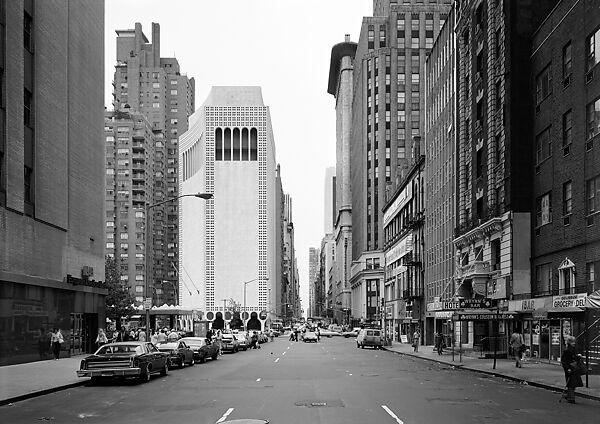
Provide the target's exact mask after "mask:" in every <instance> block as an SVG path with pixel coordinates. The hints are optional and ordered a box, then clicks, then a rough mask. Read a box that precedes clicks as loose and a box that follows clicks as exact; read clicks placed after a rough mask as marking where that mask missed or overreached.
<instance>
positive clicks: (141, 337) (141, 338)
mask: <svg viewBox="0 0 600 424" xmlns="http://www.w3.org/2000/svg"><path fill="white" fill-rule="evenodd" d="M137 339H138V341H140V342H145V341H146V332H145V331H142V330H141V329H138V333H137Z"/></svg>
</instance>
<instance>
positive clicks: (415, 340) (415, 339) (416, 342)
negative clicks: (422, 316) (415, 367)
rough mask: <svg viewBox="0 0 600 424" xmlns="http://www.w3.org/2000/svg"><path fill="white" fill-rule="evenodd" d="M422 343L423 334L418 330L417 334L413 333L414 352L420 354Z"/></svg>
mask: <svg viewBox="0 0 600 424" xmlns="http://www.w3.org/2000/svg"><path fill="white" fill-rule="evenodd" d="M420 341H421V332H420V331H419V329H418V328H417V329H416V330H415V332H414V333H413V342H412V345H413V352H418V351H419V343H420Z"/></svg>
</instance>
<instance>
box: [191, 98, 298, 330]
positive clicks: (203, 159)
mask: <svg viewBox="0 0 600 424" xmlns="http://www.w3.org/2000/svg"><path fill="white" fill-rule="evenodd" d="M190 123H191V124H190V129H189V130H188V131H187V132H186V133H185V134H184V135H183V136H182V137H181V142H180V157H179V160H180V164H181V166H180V168H179V178H180V181H181V186H180V193H197V192H203V193H214V199H211V200H208V201H206V202H204V201H200V200H196V199H192V198H182V199H180V201H179V207H180V210H181V211H182V214H181V215H180V228H181V231H180V233H179V255H180V258H181V261H180V267H179V284H180V288H182V287H184V286H185V285H187V286H188V287H190V284H193V285H194V286H195V287H198V290H189V291H183V292H182V305H183V306H184V307H189V308H194V309H197V310H199V311H201V312H203V313H204V318H205V319H206V320H208V321H209V322H210V323H211V325H212V326H213V328H223V327H224V326H225V325H226V323H227V322H228V321H230V320H231V318H232V316H231V306H230V305H240V306H239V307H240V310H241V315H242V316H241V318H242V320H243V321H244V323H246V324H247V326H248V328H250V329H263V328H264V323H265V321H266V319H267V316H268V308H269V306H272V305H275V304H276V299H274V298H273V299H271V298H270V297H269V296H271V297H273V296H274V295H275V293H276V291H275V290H273V289H272V284H273V281H276V278H275V276H274V275H273V274H272V273H274V272H275V270H276V262H277V257H276V240H275V238H276V227H277V223H278V222H280V221H279V220H278V217H277V210H278V209H277V207H276V162H275V149H274V139H273V132H272V127H271V118H270V114H269V108H268V107H267V106H265V104H264V103H263V99H262V93H261V89H260V87H213V88H212V89H211V91H210V94H209V96H208V98H207V99H206V101H205V102H204V104H203V105H202V107H201V108H200V109H199V110H198V111H196V113H194V115H193V116H192V118H191V121H190ZM285 207H286V210H285V211H284V228H285V225H286V224H287V227H288V232H289V227H292V228H293V224H292V223H291V201H289V197H286V200H285ZM286 220H287V221H286ZM286 237H287V236H286V234H284V251H287V252H288V255H290V258H293V255H292V254H291V253H290V252H289V250H288V249H290V247H289V246H290V245H289V242H288V240H287V239H286ZM292 241H293V238H292ZM291 246H292V247H293V243H292V244H291ZM285 266H290V270H292V269H295V268H296V267H295V260H294V263H293V264H285V263H284V267H285ZM284 273H285V269H284ZM294 275H295V276H297V272H295V273H294ZM271 278H273V281H271ZM296 281H297V280H296ZM246 283H247V284H246ZM294 287H295V286H292V290H294ZM288 303H292V302H288Z"/></svg>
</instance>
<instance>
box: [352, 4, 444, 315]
mask: <svg viewBox="0 0 600 424" xmlns="http://www.w3.org/2000/svg"><path fill="white" fill-rule="evenodd" d="M450 4H451V1H450V0H438V1H428V2H423V1H417V0H412V1H403V2H402V3H400V2H399V1H393V0H374V2H373V16H372V17H365V18H363V22H362V26H361V32H360V38H359V41H358V47H357V49H356V55H355V62H354V93H353V94H354V96H353V103H352V117H353V119H352V128H351V134H352V139H351V143H350V157H351V163H350V169H351V192H352V261H353V266H352V270H351V283H350V285H351V288H352V305H353V306H352V309H353V311H352V314H353V316H355V317H357V318H358V317H360V318H363V319H365V320H367V321H372V320H374V319H375V317H376V315H378V314H377V310H378V307H379V303H380V298H381V297H382V296H383V286H384V283H383V281H384V273H383V267H382V265H383V263H384V254H383V249H384V232H383V212H382V209H383V206H384V204H385V202H386V195H389V194H391V193H392V192H394V191H395V187H397V186H398V185H399V184H401V181H402V180H403V178H404V177H405V176H406V173H407V171H408V169H409V167H410V166H411V165H412V164H413V163H414V162H415V160H416V159H417V158H418V157H419V156H420V153H419V151H418V150H419V149H418V148H415V147H418V145H417V146H413V142H412V140H413V137H419V136H422V133H423V131H424V113H423V107H424V103H425V102H424V99H425V96H424V87H423V84H422V82H423V79H424V75H423V69H424V63H425V58H426V57H427V54H429V52H430V51H431V48H432V47H433V42H434V40H435V38H436V36H437V34H438V33H439V31H440V28H441V27H442V26H443V24H444V21H445V20H446V19H447V14H448V11H449V10H450Z"/></svg>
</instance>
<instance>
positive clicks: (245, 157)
mask: <svg viewBox="0 0 600 424" xmlns="http://www.w3.org/2000/svg"><path fill="white" fill-rule="evenodd" d="M249 148H250V146H249V145H248V128H243V129H242V160H248V158H249V153H248V150H249Z"/></svg>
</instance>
